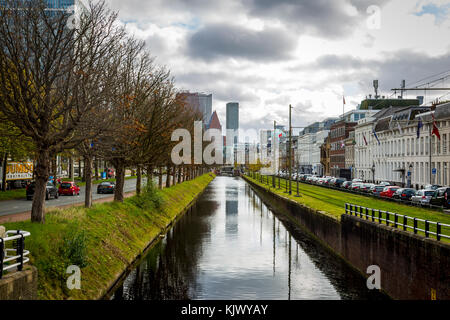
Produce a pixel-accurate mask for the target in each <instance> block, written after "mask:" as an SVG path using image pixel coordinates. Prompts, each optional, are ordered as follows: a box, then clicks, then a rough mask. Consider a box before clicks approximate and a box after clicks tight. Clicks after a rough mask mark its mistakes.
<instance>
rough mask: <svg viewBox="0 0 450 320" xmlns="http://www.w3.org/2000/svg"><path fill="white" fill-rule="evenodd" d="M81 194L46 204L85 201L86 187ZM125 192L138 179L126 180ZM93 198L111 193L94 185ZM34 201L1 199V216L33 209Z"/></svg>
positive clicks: (99, 197) (131, 189) (131, 187)
mask: <svg viewBox="0 0 450 320" xmlns="http://www.w3.org/2000/svg"><path fill="white" fill-rule="evenodd" d="M142 180H143V184H144V183H145V182H146V181H147V179H146V178H143V179H142ZM154 181H155V183H157V181H158V180H157V179H154ZM163 183H165V177H164V176H163ZM80 189H81V190H80V195H79V196H74V197H72V196H60V197H59V198H58V199H53V198H52V199H50V200H47V201H45V205H46V207H47V208H49V207H59V206H67V205H71V204H79V203H84V195H85V187H84V186H83V187H80ZM123 189H124V192H125V193H126V192H131V191H135V190H136V179H129V180H125V185H124V188H123ZM92 190H93V192H92V200H97V199H102V198H108V197H111V194H97V185H94V186H93V188H92ZM31 204H32V201H28V200H26V198H25V191H24V198H23V199H20V200H10V201H1V202H0V216H7V215H10V214H15V213H22V212H26V211H29V210H31Z"/></svg>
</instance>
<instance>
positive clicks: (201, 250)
mask: <svg viewBox="0 0 450 320" xmlns="http://www.w3.org/2000/svg"><path fill="white" fill-rule="evenodd" d="M384 298H386V297H385V296H384V295H382V294H380V293H378V292H374V291H370V290H368V289H367V287H366V281H365V279H364V278H363V277H362V276H361V275H360V274H359V273H357V272H355V271H354V270H353V269H351V268H350V267H349V266H348V265H346V264H345V263H344V262H342V261H341V260H340V259H338V258H336V257H335V256H334V255H332V254H331V253H330V252H328V251H327V250H326V249H324V248H323V247H322V246H321V245H319V244H318V243H316V242H315V241H314V240H312V239H311V238H309V237H308V236H307V235H305V234H304V233H303V232H302V230H301V229H300V228H298V227H296V226H293V225H290V224H289V223H286V222H282V221H280V220H279V219H278V218H277V216H276V215H275V214H273V213H272V212H271V211H270V210H269V209H268V208H267V207H266V206H265V205H264V203H262V201H261V200H260V198H259V197H258V196H257V195H256V194H255V193H254V191H253V190H252V189H251V188H250V186H249V185H248V184H247V183H246V182H245V181H244V180H242V179H240V178H231V177H217V178H216V179H215V180H214V181H213V182H212V183H211V184H210V185H209V187H208V188H207V190H206V191H205V193H204V194H203V195H202V196H201V197H200V198H199V200H198V202H197V203H196V205H195V206H194V207H193V208H192V210H191V211H190V212H188V213H187V214H185V215H184V216H183V217H182V218H181V219H180V220H179V221H178V222H177V224H176V225H175V226H174V227H173V228H172V229H171V230H170V231H169V232H168V234H167V235H166V237H165V238H164V239H162V240H161V241H160V242H159V243H158V244H157V245H156V246H155V247H154V248H153V249H152V250H150V251H149V253H148V254H147V256H146V257H145V258H144V259H143V261H142V262H141V264H140V265H139V266H138V267H137V268H136V269H135V270H133V271H132V272H131V273H130V275H129V276H128V277H127V279H126V280H125V281H124V283H123V285H122V286H121V287H120V288H119V289H118V290H117V291H116V292H115V294H114V296H113V299H125V300H163V299H213V300H216V299H227V300H228V299H248V300H258V299H267V300H272V299H274V300H279V299H283V300H285V299H292V300H300V299H313V300H316V299H326V300H339V299H384Z"/></svg>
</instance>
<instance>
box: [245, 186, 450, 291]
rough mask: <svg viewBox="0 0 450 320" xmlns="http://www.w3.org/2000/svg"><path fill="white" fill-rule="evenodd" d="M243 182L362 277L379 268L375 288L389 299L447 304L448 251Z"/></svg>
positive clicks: (440, 245) (446, 247) (437, 244)
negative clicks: (435, 301) (327, 212)
mask: <svg viewBox="0 0 450 320" xmlns="http://www.w3.org/2000/svg"><path fill="white" fill-rule="evenodd" d="M247 182H249V183H250V185H251V186H252V187H253V189H254V190H255V191H256V192H257V193H258V195H259V196H260V197H261V199H262V200H263V201H264V202H265V203H266V205H267V206H268V207H270V208H271V209H272V210H273V211H274V212H275V213H277V214H283V215H285V216H287V217H288V218H289V219H290V220H292V221H294V222H296V223H297V224H298V225H300V226H301V227H303V229H304V230H305V231H306V232H307V233H309V234H310V235H311V236H313V237H314V238H316V239H317V240H318V241H319V242H321V243H322V244H323V245H325V246H326V247H328V248H329V249H331V250H332V251H333V253H335V254H336V255H338V256H339V257H341V258H342V259H344V260H345V261H346V262H347V263H349V264H350V265H351V266H352V267H354V268H355V269H357V270H358V271H360V272H361V273H362V274H363V275H365V276H368V275H367V273H366V272H367V268H368V267H369V266H371V265H377V266H379V267H380V269H381V287H382V289H383V290H384V291H385V292H386V293H387V294H388V295H390V296H391V297H392V298H394V299H401V300H405V299H420V300H430V299H433V298H436V299H437V300H450V245H448V244H444V243H441V242H438V241H436V240H433V239H426V238H424V237H421V236H418V235H414V234H412V233H408V232H405V231H402V230H399V229H395V228H393V227H388V226H385V225H379V224H378V223H373V222H371V221H367V220H364V219H361V218H358V217H354V216H349V215H345V214H344V215H342V217H341V221H338V220H337V219H336V218H334V217H331V216H328V215H326V213H324V212H318V211H316V210H312V209H310V208H308V207H305V206H303V205H301V204H299V203H296V202H294V201H292V200H290V199H287V198H284V197H282V196H280V195H277V194H274V193H272V192H270V191H268V190H267V189H265V188H263V187H261V186H259V185H256V184H254V183H252V182H251V181H248V180H247ZM343 211H344V209H343Z"/></svg>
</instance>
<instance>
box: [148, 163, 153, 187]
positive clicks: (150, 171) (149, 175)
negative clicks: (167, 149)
mask: <svg viewBox="0 0 450 320" xmlns="http://www.w3.org/2000/svg"><path fill="white" fill-rule="evenodd" d="M149 183H152V184H153V166H152V165H151V164H149V165H148V166H147V185H148V184H149Z"/></svg>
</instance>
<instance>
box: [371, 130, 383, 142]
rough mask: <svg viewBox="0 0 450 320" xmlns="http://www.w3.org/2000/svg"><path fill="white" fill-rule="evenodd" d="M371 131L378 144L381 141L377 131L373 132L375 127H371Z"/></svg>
mask: <svg viewBox="0 0 450 320" xmlns="http://www.w3.org/2000/svg"><path fill="white" fill-rule="evenodd" d="M372 133H373V135H374V136H375V139H377V141H378V144H379V145H380V144H381V142H380V139H378V136H377V133H376V132H375V127H373V129H372Z"/></svg>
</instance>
